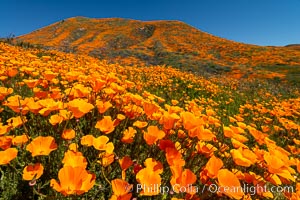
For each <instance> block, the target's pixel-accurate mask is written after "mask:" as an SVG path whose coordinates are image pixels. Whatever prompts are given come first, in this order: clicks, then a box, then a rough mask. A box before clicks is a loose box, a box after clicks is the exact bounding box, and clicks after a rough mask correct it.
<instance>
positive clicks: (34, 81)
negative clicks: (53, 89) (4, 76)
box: [23, 79, 41, 89]
mask: <svg viewBox="0 0 300 200" xmlns="http://www.w3.org/2000/svg"><path fill="white" fill-rule="evenodd" d="M23 82H24V83H25V84H26V85H27V86H28V87H29V88H31V89H32V88H34V87H36V86H38V85H39V84H40V82H41V80H40V79H23Z"/></svg>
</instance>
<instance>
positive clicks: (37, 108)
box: [26, 98, 43, 114]
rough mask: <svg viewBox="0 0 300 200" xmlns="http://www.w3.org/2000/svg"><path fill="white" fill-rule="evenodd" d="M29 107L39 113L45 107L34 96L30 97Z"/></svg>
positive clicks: (33, 111)
mask: <svg viewBox="0 0 300 200" xmlns="http://www.w3.org/2000/svg"><path fill="white" fill-rule="evenodd" d="M26 106H27V108H28V109H29V111H30V112H32V113H34V114H37V113H39V112H40V110H41V109H42V108H43V107H42V106H41V105H40V104H39V103H38V102H36V101H34V99H33V98H30V99H29V101H28V103H27V104H26Z"/></svg>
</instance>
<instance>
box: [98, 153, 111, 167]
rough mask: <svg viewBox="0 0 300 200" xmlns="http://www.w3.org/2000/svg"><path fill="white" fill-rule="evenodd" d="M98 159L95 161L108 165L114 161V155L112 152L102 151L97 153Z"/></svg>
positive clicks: (104, 165)
mask: <svg viewBox="0 0 300 200" xmlns="http://www.w3.org/2000/svg"><path fill="white" fill-rule="evenodd" d="M99 158H100V159H101V160H100V161H97V162H98V163H99V164H100V165H102V166H103V167H107V166H109V165H110V164H111V163H113V162H114V161H115V155H114V154H113V153H107V152H103V153H100V154H99Z"/></svg>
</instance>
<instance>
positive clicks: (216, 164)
mask: <svg viewBox="0 0 300 200" xmlns="http://www.w3.org/2000/svg"><path fill="white" fill-rule="evenodd" d="M223 165H224V164H223V161H222V160H221V159H220V158H217V157H215V156H214V155H213V156H212V157H211V158H210V159H209V160H208V162H207V163H206V166H205V170H207V175H208V176H209V177H210V178H217V175H218V172H219V170H220V169H221V168H222V167H223Z"/></svg>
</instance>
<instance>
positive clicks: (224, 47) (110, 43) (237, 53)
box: [17, 17, 300, 76]
mask: <svg viewBox="0 0 300 200" xmlns="http://www.w3.org/2000/svg"><path fill="white" fill-rule="evenodd" d="M17 40H18V41H24V42H29V43H32V44H40V45H42V46H43V47H45V48H47V49H57V50H60V51H64V52H71V53H81V54H88V55H91V56H95V57H98V58H101V59H106V60H108V61H109V62H112V63H113V62H115V63H120V64H123V65H170V66H173V67H176V68H180V69H183V70H189V71H193V72H198V73H213V74H216V73H222V72H228V73H231V74H236V76H252V75H253V74H259V73H258V72H259V71H261V70H263V69H264V67H266V66H267V67H272V66H278V65H281V66H283V65H288V66H300V52H299V51H296V50H294V49H293V48H290V47H289V48H287V47H265V46H257V45H250V44H243V43H239V42H234V41H231V40H227V39H223V38H220V37H216V36H213V35H211V34H209V33H205V32H203V31H200V30H198V29H196V28H194V27H192V26H190V25H188V24H185V23H183V22H181V21H174V20H167V21H166V20H158V21H146V22H144V21H139V20H132V19H123V18H106V19H93V18H86V17H73V18H69V19H65V20H61V21H59V22H56V23H54V24H51V25H49V26H46V27H43V28H40V29H38V30H36V31H33V32H31V33H29V34H25V35H22V36H19V37H17ZM253 72H255V73H253ZM270 74H271V75H272V76H273V75H274V74H275V75H276V72H274V71H272V70H269V68H268V73H267V75H270ZM275 75H274V76H275ZM277 75H278V76H281V74H277ZM277 75H276V76H277ZM262 76H266V74H264V73H262Z"/></svg>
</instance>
